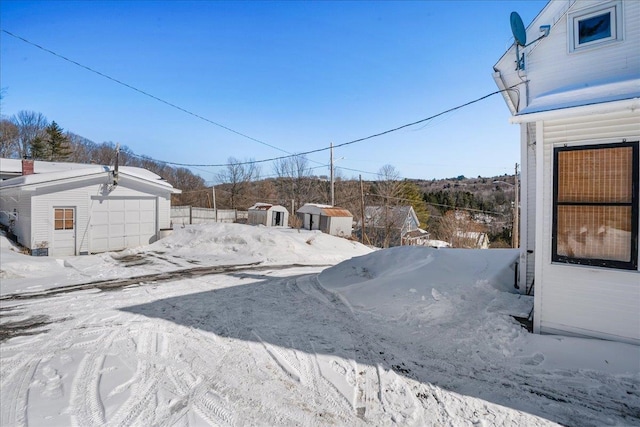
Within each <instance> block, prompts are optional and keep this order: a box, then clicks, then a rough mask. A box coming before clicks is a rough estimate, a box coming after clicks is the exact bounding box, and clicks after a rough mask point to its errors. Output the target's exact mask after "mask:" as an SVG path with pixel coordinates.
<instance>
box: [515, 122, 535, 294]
mask: <svg viewBox="0 0 640 427" xmlns="http://www.w3.org/2000/svg"><path fill="white" fill-rule="evenodd" d="M521 131H522V132H523V135H522V138H521V141H522V147H521V156H522V157H521V174H520V176H521V181H520V188H521V193H520V200H521V204H520V251H521V252H520V271H519V272H520V285H521V286H520V291H521V292H526V291H527V290H528V289H529V288H530V287H531V286H533V285H534V283H535V255H536V254H535V248H536V238H535V237H536V236H535V229H536V224H535V223H536V179H535V176H536V175H535V172H536V128H535V123H523V124H522V125H521Z"/></svg>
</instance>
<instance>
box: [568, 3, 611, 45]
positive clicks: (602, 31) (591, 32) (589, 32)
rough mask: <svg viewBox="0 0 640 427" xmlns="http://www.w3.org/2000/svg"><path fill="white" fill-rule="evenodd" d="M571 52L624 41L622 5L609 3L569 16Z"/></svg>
mask: <svg viewBox="0 0 640 427" xmlns="http://www.w3.org/2000/svg"><path fill="white" fill-rule="evenodd" d="M568 27H569V30H570V31H569V34H570V40H569V51H570V52H574V51H578V50H581V49H583V48H588V47H591V46H597V45H601V44H603V43H608V42H612V41H616V40H622V4H621V2H620V1H616V2H611V3H607V4H605V5H604V7H602V6H599V7H597V8H589V9H586V10H580V11H578V12H574V13H572V14H569V23H568Z"/></svg>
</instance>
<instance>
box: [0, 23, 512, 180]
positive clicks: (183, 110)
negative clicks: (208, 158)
mask: <svg viewBox="0 0 640 427" xmlns="http://www.w3.org/2000/svg"><path fill="white" fill-rule="evenodd" d="M2 31H3V32H4V33H6V34H8V35H10V36H12V37H15V38H16V39H19V40H22V41H23V42H25V43H27V44H30V45H32V46H34V47H36V48H38V49H41V50H43V51H45V52H47V53H50V54H51V55H54V56H56V57H58V58H60V59H63V60H65V61H67V62H70V63H72V64H74V65H77V66H78V67H81V68H84V69H85V70H88V71H90V72H92V73H95V74H97V75H99V76H101V77H104V78H106V79H109V80H111V81H113V82H115V83H118V84H120V85H122V86H124V87H127V88H129V89H131V90H134V91H136V92H138V93H140V94H142V95H145V96H147V97H149V98H152V99H154V100H156V101H158V102H161V103H163V104H165V105H168V106H170V107H172V108H175V109H177V110H179V111H182V112H184V113H186V114H189V115H191V116H193V117H196V118H198V119H200V120H204V121H205V122H208V123H211V124H213V125H215V126H218V127H220V128H222V129H225V130H227V131H229V132H232V133H235V134H236V135H239V136H242V137H244V138H247V139H249V140H251V141H254V142H257V143H259V144H262V145H265V146H267V147H271V148H273V149H276V150H278V151H281V152H283V153H287V154H288V155H287V156H279V157H272V158H270V159H263V160H251V161H246V162H239V163H234V164H235V165H248V164H257V163H267V162H273V161H277V160H282V159H287V158H291V157H296V156H303V155H307V154H313V153H319V152H322V151H327V150H330V149H331V147H324V148H318V149H315V150H309V151H304V152H300V153H296V154H291V153H290V152H288V151H286V150H283V149H282V148H279V147H276V146H274V145H271V144H269V143H266V142H264V141H261V140H259V139H256V138H253V137H251V136H249V135H246V134H244V133H242V132H239V131H236V130H234V129H231V128H230V127H228V126H225V125H222V124H220V123H217V122H214V121H213V120H210V119H207V118H206V117H203V116H201V115H199V114H196V113H193V112H191V111H189V110H187V109H185V108H182V107H180V106H178V105H176V104H173V103H171V102H169V101H165V100H164V99H162V98H159V97H157V96H155V95H152V94H150V93H148V92H145V91H143V90H141V89H138V88H136V87H134V86H132V85H130V84H127V83H124V82H122V81H121V80H118V79H115V78H113V77H111V76H109V75H107V74H104V73H102V72H100V71H97V70H94V69H93V68H91V67H88V66H86V65H83V64H80V63H79V62H77V61H74V60H72V59H69V58H67V57H66V56H64V55H61V54H58V53H56V52H54V51H52V50H50V49H47V48H45V47H43V46H40V45H39V44H37V43H34V42H31V41H29V40H27V39H25V38H24V37H21V36H18V35H16V34H14V33H12V32H10V31H7V30H4V29H3V30H2ZM518 85H519V84H516V85H513V86H511V87H508V88H506V89H501V90H497V91H494V92H491V93H489V94H486V95H484V96H481V97H479V98H476V99H474V100H472V101H469V102H466V103H464V104H460V105H458V106H456V107H453V108H449V109H448V110H445V111H442V112H440V113H437V114H434V115H432V116H429V117H427V118H424V119H421V120H417V121H415V122H411V123H407V124H404V125H401V126H398V127H395V128H393V129H388V130H385V131H382V132H378V133H375V134H373V135H369V136H366V137H363V138H358V139H354V140H352V141H348V142H343V143H341V144H337V145H334V146H333V148H340V147H344V146H347V145H351V144H355V143H358V142H362V141H366V140H369V139H373V138H377V137H380V136H383V135H387V134H389V133H392V132H397V131H399V130H401V129H405V128H407V127H410V126H414V125H417V124H419V123H424V122H428V121H430V120H433V119H435V118H436V117H440V116H443V115H445V114H447V113H451V112H453V111H456V110H459V109H461V108H464V107H467V106H469V105H472V104H475V103H477V102H480V101H482V100H484V99H486V98H489V97H491V96H493V95H496V94H498V93H502V92H508V91H515V92H518V89H517V88H516V87H517V86H518ZM128 154H129V155H131V156H134V157H138V158H141V159H145V160H152V161H155V162H158V163H164V164H167V165H173V166H184V167H224V166H227V165H226V164H192V163H178V162H168V161H165V160H158V159H154V158H152V157H149V156H142V155H138V154H135V153H132V152H130V153H128ZM314 163H319V162H314ZM342 169H345V170H352V171H354V172H362V173H367V174H372V173H371V172H366V171H358V170H356V169H348V168H342Z"/></svg>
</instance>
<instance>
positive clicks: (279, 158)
mask: <svg viewBox="0 0 640 427" xmlns="http://www.w3.org/2000/svg"><path fill="white" fill-rule="evenodd" d="M512 89H513V88H507V89H501V90H496V91H494V92H491V93H488V94H486V95H483V96H481V97H479V98H476V99H474V100H472V101H468V102H465V103H464V104H460V105H457V106H455V107H452V108H449V109H447V110H444V111H441V112H439V113H437V114H434V115H432V116H429V117H427V118H424V119H420V120H416V121H414V122H411V123H407V124H404V125H401V126H397V127H395V128H392V129H388V130H385V131H382V132H378V133H375V134H372V135H369V136H365V137H363V138H358V139H354V140H351V141H347V142H343V143H341V144H337V145H333V146H329V147H323V148H317V149H315V150H308V151H302V152H299V153H296V154H291V155H288V156H278V157H272V158H269V159H262V160H251V161H246V162H239V163H234V164H235V165H248V164H256V163H267V162H274V161H277V160H282V159H288V158H291V157H298V156H305V155H307V154H313V153H319V152H322V151H327V150H331V149H332V148H340V147H345V146H347V145H352V144H355V143H358V142H363V141H367V140H369V139H373V138H378V137H380V136H383V135H387V134H390V133H392V132H397V131H399V130H401V129H405V128H408V127H410V126H414V125H417V124H419V123H423V122H426V121H428V120H432V119H434V118H436V117H440V116H442V115H444V114H447V113H450V112H452V111H456V110H459V109H461V108H464V107H468V106H469V105H472V104H475V103H477V102H480V101H482V100H485V99H487V98H489V97H491V96H493V95H496V94H498V93H502V92H506V91H509V90H512ZM133 155H134V156H136V157H140V158H142V159H147V160H154V161H156V162H158V163H165V164H168V165H174V166H185V167H222V166H226V164H224V163H218V164H192V163H178V162H169V161H164V160H159V159H154V158H151V157H148V156H140V155H137V154H133Z"/></svg>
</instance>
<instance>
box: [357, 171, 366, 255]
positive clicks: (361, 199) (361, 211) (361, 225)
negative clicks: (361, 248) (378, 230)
mask: <svg viewBox="0 0 640 427" xmlns="http://www.w3.org/2000/svg"><path fill="white" fill-rule="evenodd" d="M358 176H359V177H360V214H361V215H362V216H361V218H362V219H361V220H360V231H361V233H360V234H361V236H360V240H361V243H362V244H363V245H364V230H365V227H364V219H365V218H364V186H363V185H362V175H358Z"/></svg>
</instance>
